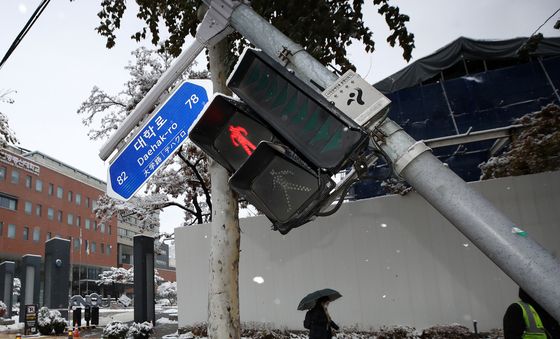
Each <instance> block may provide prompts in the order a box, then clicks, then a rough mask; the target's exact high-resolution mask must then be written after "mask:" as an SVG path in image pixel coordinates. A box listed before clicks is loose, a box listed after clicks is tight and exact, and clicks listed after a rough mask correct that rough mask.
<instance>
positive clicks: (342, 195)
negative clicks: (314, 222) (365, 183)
mask: <svg viewBox="0 0 560 339" xmlns="http://www.w3.org/2000/svg"><path fill="white" fill-rule="evenodd" d="M357 182H358V180H357V179H355V180H352V181H351V182H350V184H348V186H346V188H345V189H344V191H343V192H342V193H341V194H340V198H338V202H337V203H336V206H334V207H333V208H332V209H330V210H329V211H326V212H320V211H319V212H317V214H316V215H317V216H318V217H328V216H329V215H333V214H334V213H335V212H336V211H338V209H339V208H340V206H342V202H343V201H344V198H346V194H347V193H348V191H349V190H350V187H352V185H354V184H355V183H357Z"/></svg>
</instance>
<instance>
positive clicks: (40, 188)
mask: <svg viewBox="0 0 560 339" xmlns="http://www.w3.org/2000/svg"><path fill="white" fill-rule="evenodd" d="M35 190H36V191H37V192H43V182H42V181H41V179H36V180H35Z"/></svg>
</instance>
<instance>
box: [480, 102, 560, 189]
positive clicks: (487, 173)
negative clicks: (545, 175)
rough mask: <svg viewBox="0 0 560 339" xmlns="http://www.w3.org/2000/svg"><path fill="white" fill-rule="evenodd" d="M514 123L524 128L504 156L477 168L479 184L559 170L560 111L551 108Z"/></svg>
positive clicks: (557, 108) (559, 108) (514, 138)
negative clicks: (486, 180) (491, 180)
mask: <svg viewBox="0 0 560 339" xmlns="http://www.w3.org/2000/svg"><path fill="white" fill-rule="evenodd" d="M514 123H515V124H521V125H523V127H521V128H520V129H519V130H518V131H516V132H514V133H513V135H512V136H511V143H510V144H509V145H508V147H507V149H506V150H505V152H504V153H502V154H500V155H498V156H495V157H492V158H490V159H488V161H486V162H484V163H482V164H480V165H479V167H480V169H481V170H482V175H481V178H480V179H481V180H485V179H491V178H500V177H506V176H516V175H524V174H532V173H539V172H545V171H555V170H558V169H560V107H558V106H556V105H553V104H550V105H548V106H546V107H544V108H543V109H542V110H541V111H538V112H533V113H529V114H526V115H524V116H522V117H521V118H519V119H516V120H515V121H514Z"/></svg>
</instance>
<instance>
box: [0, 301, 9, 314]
mask: <svg viewBox="0 0 560 339" xmlns="http://www.w3.org/2000/svg"><path fill="white" fill-rule="evenodd" d="M7 311H8V307H7V306H6V304H4V302H2V300H0V318H2V317H3V316H4V315H5V314H6V312H7Z"/></svg>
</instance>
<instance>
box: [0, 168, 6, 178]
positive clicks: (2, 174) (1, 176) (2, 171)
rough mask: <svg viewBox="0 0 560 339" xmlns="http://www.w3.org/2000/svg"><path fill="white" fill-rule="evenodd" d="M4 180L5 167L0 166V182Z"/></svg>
mask: <svg viewBox="0 0 560 339" xmlns="http://www.w3.org/2000/svg"><path fill="white" fill-rule="evenodd" d="M4 179H6V167H4V166H0V181H4Z"/></svg>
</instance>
